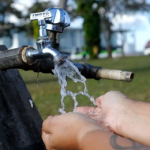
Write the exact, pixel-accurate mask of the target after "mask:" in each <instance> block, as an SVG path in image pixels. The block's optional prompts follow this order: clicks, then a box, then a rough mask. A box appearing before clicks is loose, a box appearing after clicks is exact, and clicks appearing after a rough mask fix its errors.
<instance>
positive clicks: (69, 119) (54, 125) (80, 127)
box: [42, 113, 100, 150]
mask: <svg viewBox="0 0 150 150" xmlns="http://www.w3.org/2000/svg"><path fill="white" fill-rule="evenodd" d="M97 129H98V130H99V129H100V127H99V126H97V125H96V124H95V122H94V121H93V120H92V119H89V118H88V117H86V116H84V115H82V114H78V113H66V114H63V115H59V116H54V117H48V118H47V119H46V120H45V121H44V122H43V126H42V139H43V141H44V143H45V145H46V148H47V150H54V149H57V150H66V149H67V150H78V149H80V141H81V139H82V137H83V136H84V135H85V134H86V133H88V132H90V131H94V130H97Z"/></svg>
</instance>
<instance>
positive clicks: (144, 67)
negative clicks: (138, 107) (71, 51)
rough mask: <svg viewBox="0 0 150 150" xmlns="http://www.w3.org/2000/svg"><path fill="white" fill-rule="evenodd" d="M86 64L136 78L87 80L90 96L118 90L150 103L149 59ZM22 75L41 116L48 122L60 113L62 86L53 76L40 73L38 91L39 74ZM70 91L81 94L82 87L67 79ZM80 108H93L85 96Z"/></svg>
mask: <svg viewBox="0 0 150 150" xmlns="http://www.w3.org/2000/svg"><path fill="white" fill-rule="evenodd" d="M86 62H87V63H90V64H92V65H96V66H102V67H103V68H107V69H120V70H126V71H133V72H134V73H135V79H134V80H133V81H132V82H130V83H127V82H122V81H112V80H105V79H102V80H100V82H99V83H98V81H96V80H94V79H87V82H86V83H87V88H88V90H89V93H90V95H92V96H94V97H95V98H96V97H98V96H100V95H102V94H105V93H106V92H108V91H111V90H118V91H121V92H122V93H124V94H126V95H127V96H128V97H129V98H131V99H134V100H140V101H147V102H150V57H149V56H148V57H144V56H143V57H126V58H119V59H102V60H100V59H99V60H88V61H86ZM20 73H21V75H22V77H23V79H24V81H25V83H26V85H27V88H28V90H29V92H30V93H31V96H32V98H33V100H34V102H35V104H36V106H37V108H38V110H39V112H40V114H41V116H42V118H43V119H45V118H46V117H47V116H48V115H56V114H58V108H60V107H61V105H60V98H61V97H60V85H59V84H58V83H57V78H55V77H54V76H53V75H51V74H42V73H40V74H39V82H40V84H39V88H38V89H37V81H36V80H37V73H34V72H32V71H23V70H20ZM67 89H69V90H71V91H79V90H82V89H83V85H82V84H79V83H73V82H72V81H71V80H68V85H67ZM77 100H78V102H79V106H92V103H91V102H90V100H89V99H88V98H87V97H85V96H78V97H77ZM65 104H66V106H67V111H71V110H72V109H73V100H72V99H71V98H70V97H69V96H68V97H66V98H65Z"/></svg>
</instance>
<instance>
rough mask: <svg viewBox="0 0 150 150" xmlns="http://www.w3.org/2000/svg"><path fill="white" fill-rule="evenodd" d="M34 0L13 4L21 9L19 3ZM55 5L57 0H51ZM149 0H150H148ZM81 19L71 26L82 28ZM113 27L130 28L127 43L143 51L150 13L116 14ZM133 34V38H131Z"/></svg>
mask: <svg viewBox="0 0 150 150" xmlns="http://www.w3.org/2000/svg"><path fill="white" fill-rule="evenodd" d="M35 1H36V0H25V1H23V0H17V3H16V4H15V5H16V6H17V8H19V9H20V10H22V9H23V8H22V6H21V4H23V5H25V6H26V7H30V6H32V4H33V3H34V2H35ZM40 1H49V0H40ZM51 1H52V2H53V3H54V4H55V5H56V6H57V4H58V2H59V0H51ZM148 1H150V0H148ZM12 19H14V18H12ZM82 23H83V19H81V18H79V19H77V20H74V21H72V23H71V27H73V28H74V27H75V28H82ZM113 23H114V27H113V28H114V29H118V28H120V26H121V28H122V29H130V31H131V32H130V33H128V34H126V37H127V42H128V43H131V44H133V43H135V47H136V51H138V52H140V51H143V49H144V47H145V45H146V43H147V42H148V41H149V40H150V14H149V15H148V14H136V15H123V16H122V17H120V16H116V18H114V19H113ZM133 36H135V38H133ZM118 43H119V44H120V43H121V40H120V38H118Z"/></svg>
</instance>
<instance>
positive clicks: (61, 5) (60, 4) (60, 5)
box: [58, 0, 67, 9]
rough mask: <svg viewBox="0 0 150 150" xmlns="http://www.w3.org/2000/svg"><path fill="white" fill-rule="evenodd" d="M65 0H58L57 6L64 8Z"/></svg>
mask: <svg viewBox="0 0 150 150" xmlns="http://www.w3.org/2000/svg"><path fill="white" fill-rule="evenodd" d="M66 3H67V0H59V4H58V8H62V9H66Z"/></svg>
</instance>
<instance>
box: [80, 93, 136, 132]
mask: <svg viewBox="0 0 150 150" xmlns="http://www.w3.org/2000/svg"><path fill="white" fill-rule="evenodd" d="M132 102H133V101H132V100H130V99H129V98H128V97H127V96H125V95H124V94H122V93H120V92H118V91H111V92H108V93H106V94H105V95H102V96H100V97H98V98H97V99H96V104H97V107H78V109H77V111H78V112H81V113H83V114H85V115H87V116H89V117H91V118H93V119H94V120H97V122H98V123H99V124H100V125H103V127H104V128H106V129H109V130H111V131H112V132H114V133H117V134H121V133H120V126H121V124H122V122H123V118H124V115H125V114H126V113H127V111H128V109H129V108H130V105H132Z"/></svg>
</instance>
